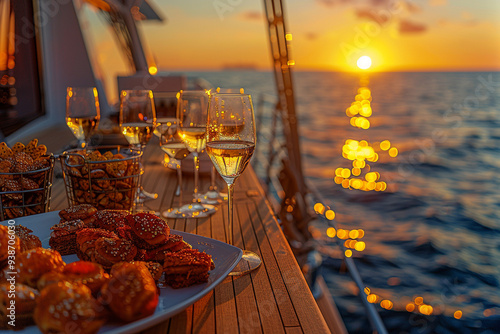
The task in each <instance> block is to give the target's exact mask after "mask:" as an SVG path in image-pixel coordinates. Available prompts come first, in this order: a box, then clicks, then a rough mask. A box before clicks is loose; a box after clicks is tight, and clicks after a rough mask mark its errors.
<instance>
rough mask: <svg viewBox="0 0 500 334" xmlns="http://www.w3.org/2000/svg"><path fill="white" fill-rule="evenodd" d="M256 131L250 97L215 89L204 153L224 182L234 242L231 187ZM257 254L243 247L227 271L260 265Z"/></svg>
mask: <svg viewBox="0 0 500 334" xmlns="http://www.w3.org/2000/svg"><path fill="white" fill-rule="evenodd" d="M255 144H256V131H255V116H254V110H253V105H252V98H251V96H250V95H248V94H236V93H214V94H211V97H210V106H209V110H208V117H207V144H206V148H207V153H208V156H209V157H210V159H211V160H212V163H213V164H214V166H215V168H216V170H217V171H218V172H219V174H220V175H221V177H222V178H223V179H224V181H226V183H227V190H228V192H227V193H228V218H229V219H228V225H227V230H226V236H227V241H228V243H229V244H233V189H234V182H235V181H236V179H237V178H238V177H239V176H240V175H241V174H242V173H243V171H244V170H245V168H246V166H247V165H248V163H249V162H250V159H251V157H252V155H253V152H254V150H255ZM261 263H262V261H261V259H260V257H259V256H258V255H257V254H255V253H253V252H251V251H247V250H243V257H242V260H241V261H240V263H239V264H238V265H237V266H236V269H233V271H232V272H231V273H230V275H242V274H246V273H248V272H250V271H252V270H254V269H256V268H258V267H259V266H260V264H261Z"/></svg>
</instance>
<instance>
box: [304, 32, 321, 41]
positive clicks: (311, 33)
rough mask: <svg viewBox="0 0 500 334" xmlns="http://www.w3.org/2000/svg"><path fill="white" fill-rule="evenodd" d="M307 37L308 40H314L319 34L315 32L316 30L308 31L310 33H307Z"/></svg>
mask: <svg viewBox="0 0 500 334" xmlns="http://www.w3.org/2000/svg"><path fill="white" fill-rule="evenodd" d="M305 37H306V39H307V40H309V41H313V40H315V39H316V38H318V34H317V33H315V32H308V33H306V34H305Z"/></svg>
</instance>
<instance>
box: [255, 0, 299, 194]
mask: <svg viewBox="0 0 500 334" xmlns="http://www.w3.org/2000/svg"><path fill="white" fill-rule="evenodd" d="M264 8H265V10H266V18H267V23H268V32H269V43H270V46H271V53H272V56H273V67H274V76H275V80H276V87H277V89H278V97H279V99H278V102H277V104H276V107H275V112H278V113H279V114H280V115H281V119H282V122H283V132H284V135H285V137H286V149H287V153H288V158H289V160H290V164H291V168H292V170H293V171H294V173H295V174H296V176H297V177H296V179H297V183H298V187H299V190H300V192H301V193H302V194H305V193H306V192H307V186H306V184H305V180H304V172H303V168H302V156H301V153H300V144H299V131H298V126H297V116H296V112H295V96H294V90H293V81H292V72H291V68H290V59H289V52H288V45H287V38H286V35H287V32H286V31H287V30H286V26H285V19H284V11H283V1H282V0H264Z"/></svg>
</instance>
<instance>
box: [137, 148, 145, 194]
mask: <svg viewBox="0 0 500 334" xmlns="http://www.w3.org/2000/svg"><path fill="white" fill-rule="evenodd" d="M145 146H146V145H137V146H136V147H137V148H138V149H139V152H140V153H141V157H140V159H139V191H142V174H144V168H143V166H144V165H143V163H142V161H143V159H144V156H143V155H144V147H145Z"/></svg>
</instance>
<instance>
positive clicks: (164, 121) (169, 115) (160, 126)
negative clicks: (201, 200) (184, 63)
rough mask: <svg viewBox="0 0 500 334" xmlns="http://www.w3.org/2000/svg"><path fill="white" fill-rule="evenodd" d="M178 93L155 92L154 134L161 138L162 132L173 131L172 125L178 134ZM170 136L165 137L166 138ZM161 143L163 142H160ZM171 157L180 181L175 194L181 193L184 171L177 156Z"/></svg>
mask: <svg viewBox="0 0 500 334" xmlns="http://www.w3.org/2000/svg"><path fill="white" fill-rule="evenodd" d="M177 94H179V93H178V92H155V93H154V102H155V110H156V127H155V129H154V132H153V133H154V134H155V135H156V136H157V137H158V138H160V140H161V136H162V134H168V133H170V132H172V130H171V127H172V126H175V134H176V135H177V125H178V123H179V120H178V119H177V118H176V117H177ZM177 137H178V136H177ZM167 138H169V137H166V138H164V140H166V139H167ZM160 145H161V143H160ZM167 156H168V157H169V158H168V159H169V160H170V161H171V162H172V164H173V165H175V166H176V169H177V175H178V180H177V181H178V182H177V189H176V190H175V196H180V195H181V185H182V172H181V169H180V167H179V166H180V161H177V160H176V159H175V158H172V157H170V155H169V154H167Z"/></svg>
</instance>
